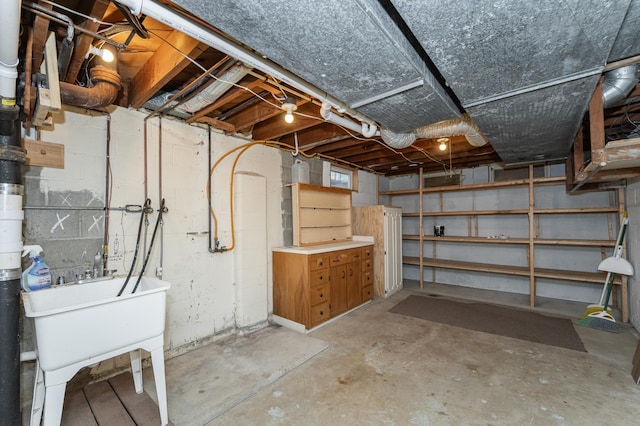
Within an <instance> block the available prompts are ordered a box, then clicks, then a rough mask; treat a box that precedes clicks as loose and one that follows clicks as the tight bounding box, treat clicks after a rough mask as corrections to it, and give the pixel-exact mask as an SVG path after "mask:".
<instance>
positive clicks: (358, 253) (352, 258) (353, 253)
mask: <svg viewBox="0 0 640 426" xmlns="http://www.w3.org/2000/svg"><path fill="white" fill-rule="evenodd" d="M347 254H348V255H349V260H347V262H358V261H359V260H360V259H362V250H360V249H353V250H349V251H348V253H347Z"/></svg>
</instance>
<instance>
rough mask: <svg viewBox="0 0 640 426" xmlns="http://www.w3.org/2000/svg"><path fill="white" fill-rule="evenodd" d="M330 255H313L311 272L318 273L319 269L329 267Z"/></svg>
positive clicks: (310, 261)
mask: <svg viewBox="0 0 640 426" xmlns="http://www.w3.org/2000/svg"><path fill="white" fill-rule="evenodd" d="M329 266H330V265H329V255H328V254H327V253H322V254H313V255H311V256H309V270H311V271H317V270H318V269H322V268H327V267H329Z"/></svg>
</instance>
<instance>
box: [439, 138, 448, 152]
mask: <svg viewBox="0 0 640 426" xmlns="http://www.w3.org/2000/svg"><path fill="white" fill-rule="evenodd" d="M448 142H449V138H438V143H439V144H440V145H438V149H439V150H440V151H446V150H447V143H448Z"/></svg>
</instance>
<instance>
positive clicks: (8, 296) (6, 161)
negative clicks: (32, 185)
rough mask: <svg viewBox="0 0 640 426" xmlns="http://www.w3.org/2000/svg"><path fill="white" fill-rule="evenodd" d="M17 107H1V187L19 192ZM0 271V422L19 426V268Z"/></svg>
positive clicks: (20, 157) (20, 151) (20, 152)
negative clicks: (16, 188) (7, 187)
mask: <svg viewBox="0 0 640 426" xmlns="http://www.w3.org/2000/svg"><path fill="white" fill-rule="evenodd" d="M19 112H20V110H19V108H18V107H17V106H15V105H14V106H2V107H0V184H2V185H5V184H8V185H17V186H19V190H17V192H19V193H21V192H22V164H23V163H24V161H25V159H26V153H25V152H24V150H23V149H22V146H21V140H20V121H19ZM16 266H17V267H16V268H15V269H3V270H0V419H1V422H2V424H3V425H7V426H18V425H20V424H21V416H20V328H19V323H20V265H16Z"/></svg>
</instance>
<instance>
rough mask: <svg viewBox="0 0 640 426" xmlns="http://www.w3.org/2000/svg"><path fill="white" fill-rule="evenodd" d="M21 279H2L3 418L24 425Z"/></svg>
mask: <svg viewBox="0 0 640 426" xmlns="http://www.w3.org/2000/svg"><path fill="white" fill-rule="evenodd" d="M19 321H20V279H14V280H11V281H0V325H1V326H0V419H2V420H1V423H2V424H3V425H7V426H14V425H20V424H21V421H20V349H19V348H20V337H19V336H20V335H19V332H18V330H19V329H18V326H19Z"/></svg>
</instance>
